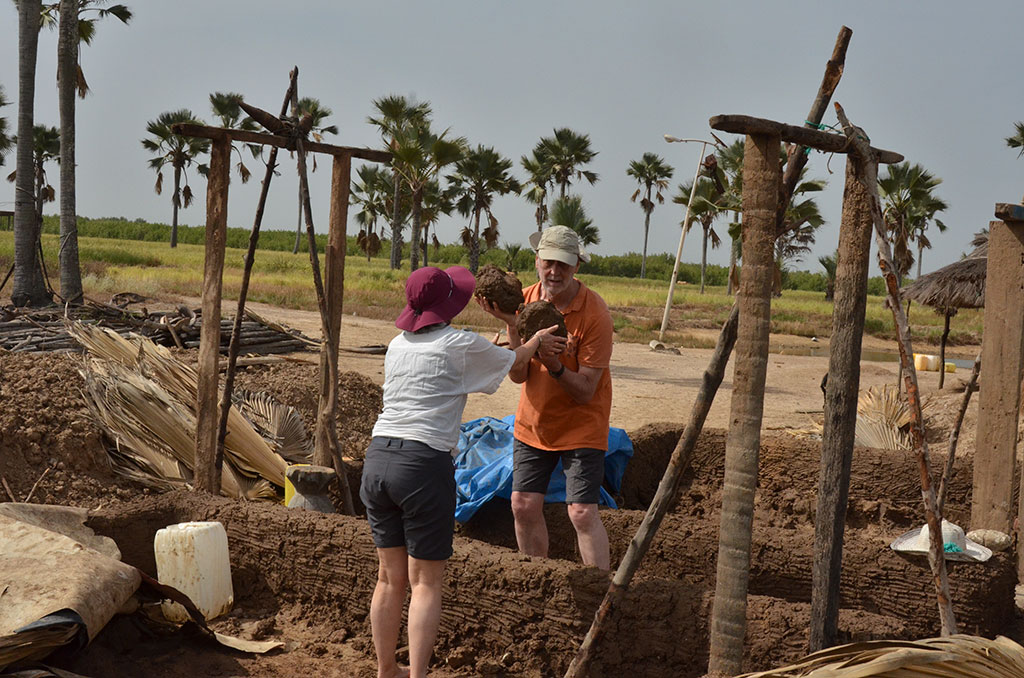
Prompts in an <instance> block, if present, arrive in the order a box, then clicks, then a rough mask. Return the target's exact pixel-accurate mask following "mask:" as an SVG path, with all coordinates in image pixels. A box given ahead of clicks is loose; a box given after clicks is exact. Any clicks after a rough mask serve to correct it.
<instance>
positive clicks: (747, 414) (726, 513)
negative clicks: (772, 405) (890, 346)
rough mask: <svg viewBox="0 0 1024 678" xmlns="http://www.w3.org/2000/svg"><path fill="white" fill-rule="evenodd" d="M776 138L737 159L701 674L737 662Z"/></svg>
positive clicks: (752, 140)
mask: <svg viewBox="0 0 1024 678" xmlns="http://www.w3.org/2000/svg"><path fill="white" fill-rule="evenodd" d="M779 145H780V137H779V135H777V134H749V135H747V139H746V146H745V148H744V155H743V269H742V270H741V272H740V289H739V293H738V294H737V304H738V306H739V312H740V317H739V323H740V325H739V330H738V332H737V337H736V367H735V370H734V373H733V391H732V402H731V408H730V416H729V422H730V425H729V434H728V437H727V438H726V443H725V478H724V481H723V484H722V518H721V527H720V529H719V537H718V565H717V570H716V578H715V599H714V603H713V606H712V611H711V644H710V651H709V654H710V656H709V661H708V673H709V674H711V675H712V676H721V675H728V676H732V675H735V674H737V673H739V672H740V669H741V667H742V663H743V639H744V636H745V634H746V614H747V585H748V582H749V579H750V545H751V535H752V530H753V520H754V493H755V491H756V488H757V468H758V458H759V454H760V445H761V420H762V417H763V414H764V385H765V377H766V373H767V368H768V334H769V328H770V325H771V293H772V274H773V272H774V266H775V258H774V251H775V247H774V245H775V214H776V208H777V206H778V205H777V203H778V200H779V186H780V185H781V181H782V172H781V170H780V168H779V160H778V158H779Z"/></svg>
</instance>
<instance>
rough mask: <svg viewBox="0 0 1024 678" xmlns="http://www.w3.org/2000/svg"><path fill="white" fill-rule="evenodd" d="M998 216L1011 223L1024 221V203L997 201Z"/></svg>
mask: <svg viewBox="0 0 1024 678" xmlns="http://www.w3.org/2000/svg"><path fill="white" fill-rule="evenodd" d="M996 218H997V219H1002V220H1003V221H1007V222H1010V223H1015V222H1022V221H1024V205H1015V204H1013V203H1010V202H997V203H996Z"/></svg>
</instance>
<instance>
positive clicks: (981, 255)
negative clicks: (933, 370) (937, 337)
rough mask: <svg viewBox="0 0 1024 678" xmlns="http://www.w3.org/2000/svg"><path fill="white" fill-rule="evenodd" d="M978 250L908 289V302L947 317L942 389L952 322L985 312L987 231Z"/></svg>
mask: <svg viewBox="0 0 1024 678" xmlns="http://www.w3.org/2000/svg"><path fill="white" fill-rule="evenodd" d="M971 244H972V245H974V250H973V251H972V252H971V253H970V254H968V255H967V256H966V257H965V258H963V259H961V260H960V261H954V262H953V263H952V264H949V265H948V266H943V267H942V268H940V269H938V270H936V271H932V272H931V273H928V274H927V275H922V276H921V277H920V278H918V279H917V280H915V281H914V282H912V283H911V284H909V285H907V286H906V287H904V288H903V289H902V290H901V292H902V293H903V297H904V298H906V299H912V300H914V301H916V302H918V303H919V304H924V305H925V306H931V307H932V308H934V309H935V312H936V313H938V314H940V315H943V316H945V319H946V321H945V327H944V328H943V331H942V340H941V342H940V343H939V361H940V364H941V367H940V368H939V369H940V372H939V388H942V385H943V382H944V381H945V377H946V370H945V364H946V339H947V338H948V337H949V319H950V318H951V317H953V316H954V315H956V312H957V310H958V309H961V308H982V307H983V306H984V305H985V275H986V274H987V270H988V233H987V232H985V231H983V232H981V233H979V234H977V235H976V236H975V237H974V240H973V241H971Z"/></svg>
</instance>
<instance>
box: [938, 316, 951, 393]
mask: <svg viewBox="0 0 1024 678" xmlns="http://www.w3.org/2000/svg"><path fill="white" fill-rule="evenodd" d="M945 317H946V322H945V324H944V325H943V328H942V341H940V342H939V388H940V389H941V388H942V385H943V384H944V383H945V382H946V341H947V340H948V339H949V311H946V313H945Z"/></svg>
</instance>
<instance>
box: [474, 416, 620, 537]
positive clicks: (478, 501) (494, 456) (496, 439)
mask: <svg viewBox="0 0 1024 678" xmlns="http://www.w3.org/2000/svg"><path fill="white" fill-rule="evenodd" d="M514 423H515V415H509V416H507V417H505V418H504V419H496V418H494V417H481V418H480V419H474V420H472V421H467V422H466V423H464V424H463V425H462V428H461V431H460V433H459V448H458V451H457V453H456V456H455V486H456V497H457V500H456V501H457V503H456V507H455V519H456V520H457V521H459V522H460V523H465V522H466V521H468V520H469V519H470V518H472V517H473V514H474V513H476V512H477V510H478V509H479V508H480V507H481V506H483V505H484V504H486V503H487V502H488V501H490V500H491V499H493V498H494V497H502V498H504V499H510V498H511V497H512V441H513V439H512V429H513V426H514ZM632 456H633V443H632V442H631V441H630V440H629V436H628V435H626V432H625V431H624V430H622V429H621V428H612V429H610V430H609V432H608V451H607V453H606V454H605V458H604V474H605V475H604V485H605V486H607V487H610V488H611V489H612V491H613V492H616V493H617V492H619V491H620V490H621V489H622V476H623V474H624V473H625V472H626V464H627V463H628V462H629V459H630V457H632ZM544 501H546V502H549V503H557V502H564V501H565V473H564V472H563V471H562V462H561V461H559V462H558V466H556V467H555V471H554V473H552V474H551V482H550V483H549V484H548V491H547V495H546V496H545V497H544ZM600 504H601V505H602V506H610V507H611V508H618V507H617V506H616V505H615V500H614V499H612V496H611V495H610V494H609V493H608V492H607V491H606V490H605V487H602V488H601V500H600Z"/></svg>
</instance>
